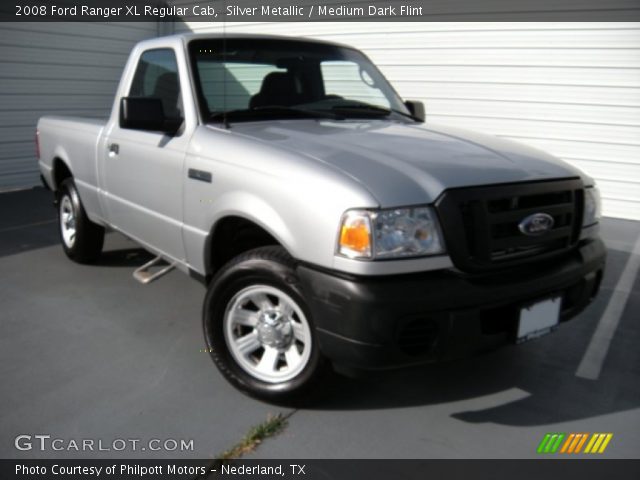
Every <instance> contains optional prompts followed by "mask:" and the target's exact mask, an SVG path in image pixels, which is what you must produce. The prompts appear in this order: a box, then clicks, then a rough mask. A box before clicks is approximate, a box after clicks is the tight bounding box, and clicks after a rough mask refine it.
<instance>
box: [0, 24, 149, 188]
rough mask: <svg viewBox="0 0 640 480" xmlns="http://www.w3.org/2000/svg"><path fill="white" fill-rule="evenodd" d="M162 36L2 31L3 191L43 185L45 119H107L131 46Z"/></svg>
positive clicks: (46, 28)
mask: <svg viewBox="0 0 640 480" xmlns="http://www.w3.org/2000/svg"><path fill="white" fill-rule="evenodd" d="M157 33H158V25H157V24H156V23H153V22H152V23H119V24H114V23H111V24H107V23H49V22H43V23H17V22H16V23H0V190H3V189H8V188H14V187H23V186H29V185H35V184H36V183H38V182H39V180H38V178H39V174H38V171H37V165H36V159H35V148H34V135H35V125H36V122H37V120H38V117H40V116H42V115H47V114H61V115H82V116H89V117H106V116H107V115H108V112H109V111H110V109H111V102H112V101H113V95H114V93H115V91H116V87H117V84H118V81H119V80H120V73H121V72H122V69H123V67H124V64H125V61H126V59H127V56H128V54H129V51H130V49H131V46H132V45H133V44H134V43H136V42H137V41H139V40H141V39H144V38H149V37H155V36H157Z"/></svg>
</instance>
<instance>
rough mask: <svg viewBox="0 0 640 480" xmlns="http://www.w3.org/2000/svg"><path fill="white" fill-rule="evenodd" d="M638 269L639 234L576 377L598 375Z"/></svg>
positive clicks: (639, 256) (593, 378)
mask: <svg viewBox="0 0 640 480" xmlns="http://www.w3.org/2000/svg"><path fill="white" fill-rule="evenodd" d="M639 269H640V236H638V238H637V240H636V243H635V245H634V246H633V250H632V251H631V255H630V256H629V260H627V264H626V265H625V267H624V270H623V271H622V275H620V279H619V280H618V283H617V284H616V287H615V289H614V291H613V294H612V295H611V298H610V299H609V303H608V304H607V308H606V309H605V311H604V313H603V314H602V317H601V318H600V322H599V323H598V326H597V327H596V330H595V332H593V336H592V337H591V342H590V343H589V346H588V347H587V351H586V352H585V353H584V356H583V357H582V361H581V362H580V365H578V369H577V370H576V377H581V378H586V379H588V380H597V379H598V377H599V376H600V371H601V370H602V365H603V363H604V360H605V359H606V358H607V352H608V351H609V345H610V344H611V339H612V338H613V335H614V333H615V331H616V328H618V323H619V322H620V317H622V312H624V308H625V306H626V304H627V300H628V298H629V294H630V293H631V289H632V288H633V282H634V281H635V279H636V276H637V275H638V270H639Z"/></svg>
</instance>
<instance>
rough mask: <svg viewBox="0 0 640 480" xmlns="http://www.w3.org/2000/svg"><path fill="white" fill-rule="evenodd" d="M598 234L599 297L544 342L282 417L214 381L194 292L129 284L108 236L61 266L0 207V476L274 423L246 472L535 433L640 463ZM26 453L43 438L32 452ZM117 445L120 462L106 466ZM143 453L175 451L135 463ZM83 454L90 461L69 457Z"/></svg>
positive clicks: (636, 385)
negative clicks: (100, 246) (89, 253)
mask: <svg viewBox="0 0 640 480" xmlns="http://www.w3.org/2000/svg"><path fill="white" fill-rule="evenodd" d="M602 225H603V236H604V238H605V242H606V243H607V247H608V264H607V270H606V274H605V277H604V280H603V284H602V290H601V293H600V295H599V296H598V298H597V299H596V300H595V301H594V303H593V304H592V305H591V306H590V307H589V308H588V310H587V311H585V312H584V313H582V314H581V315H580V316H579V317H577V318H575V319H573V320H571V322H569V323H568V324H565V325H563V326H562V327H561V328H560V329H559V330H558V331H557V332H555V333H554V334H552V335H549V336H546V337H543V338H540V339H538V340H535V341H532V342H529V343H526V344H524V345H520V346H512V347H507V348H504V349H501V350H498V351H496V352H492V353H489V354H486V355H483V356H480V357H475V358H471V359H466V360H460V361H456V362H453V363H447V364H440V365H430V366H426V367H420V368H414V369H410V370H402V371H397V372H392V373H387V374H384V375H375V376H371V377H369V378H364V379H362V378H361V379H351V378H345V377H338V376H336V377H334V378H332V379H330V380H328V381H327V383H326V385H325V386H323V395H322V398H321V399H320V400H319V401H318V402H317V403H316V404H315V405H314V406H312V407H310V408H306V409H300V410H296V411H291V410H288V409H286V408H283V407H278V406H274V405H270V404H267V403H263V402H260V401H256V400H253V399H250V398H248V397H246V396H244V395H242V394H241V393H239V392H237V391H236V390H235V389H233V388H232V387H231V386H230V385H229V384H227V383H226V381H225V380H224V379H223V378H222V376H221V375H220V374H219V373H218V372H217V370H216V369H215V367H214V365H213V363H212V362H211V360H210V358H209V355H208V353H206V352H205V351H204V342H203V338H202V331H201V317H200V315H201V305H202V300H203V298H204V294H205V289H204V287H203V286H202V285H201V284H199V283H197V282H196V281H195V280H192V279H190V278H189V277H187V276H185V275H184V274H182V273H180V272H177V271H174V272H172V273H170V274H169V275H166V276H165V277H163V278H161V279H160V280H158V281H156V282H154V283H152V284H149V285H146V286H144V285H141V284H139V283H137V282H136V281H135V280H134V279H133V278H132V276H131V274H132V272H133V270H134V268H135V267H137V266H139V265H141V264H142V263H144V261H145V260H148V259H149V258H150V255H149V254H148V253H146V252H145V251H144V250H142V249H140V248H139V247H137V245H135V244H134V243H133V242H131V241H130V240H128V239H126V238H124V237H122V236H121V235H119V234H114V233H111V234H109V235H107V241H106V247H105V253H104V254H103V256H102V258H101V260H100V262H98V264H95V265H90V266H89V265H77V264H74V263H73V262H71V261H69V260H68V259H67V258H66V257H65V255H64V253H63V251H62V248H61V247H60V245H59V242H58V234H57V229H56V227H57V226H56V220H55V211H54V209H53V208H52V206H51V197H50V193H49V192H47V191H45V190H44V189H41V188H36V189H31V190H24V191H19V192H10V193H3V194H0V382H1V385H2V395H0V432H2V435H1V436H0V458H144V457H148V458H213V457H215V456H216V455H218V454H219V453H221V452H222V451H224V450H226V449H227V448H229V447H230V446H231V445H233V444H235V443H236V442H237V441H238V440H240V438H241V437H242V436H243V435H244V434H245V433H246V432H247V430H248V429H249V428H250V427H251V426H252V425H255V424H257V423H260V422H262V421H264V420H265V419H266V418H267V417H268V416H269V415H273V414H277V413H284V414H291V416H290V417H289V420H288V426H287V428H286V429H285V430H284V432H283V433H281V434H280V435H278V436H276V437H274V438H270V439H268V440H266V441H265V442H263V444H261V445H260V446H259V448H258V449H257V450H256V451H255V452H254V453H253V454H252V455H250V457H252V458H534V457H536V456H538V455H537V454H536V448H537V446H538V444H539V443H540V441H541V440H542V438H543V437H544V435H545V434H546V433H550V432H563V433H567V434H568V433H570V432H590V433H594V432H608V433H612V434H613V437H612V440H611V442H610V444H609V446H608V447H607V449H606V451H605V452H604V453H603V454H602V455H601V456H602V457H606V458H640V348H638V345H640V321H639V312H640V294H639V292H640V283H639V280H638V275H637V273H638V272H637V263H638V261H637V256H638V255H640V249H639V248H638V245H640V243H638V242H639V240H638V239H639V238H640V223H639V222H632V221H625V220H616V219H609V218H606V219H604V220H603V222H602ZM634 248H635V253H633V251H634ZM612 318H613V320H615V321H614V322H613V323H611V319H612ZM602 319H608V320H607V321H608V322H609V323H607V325H609V326H610V327H611V328H610V331H608V330H607V329H606V328H603V327H602V325H600V324H602V323H603V322H602ZM599 325H600V326H599ZM598 332H600V333H598ZM603 332H604V333H603ZM594 336H595V337H598V336H600V337H602V338H600V339H599V340H600V343H598V342H596V343H598V345H600V346H601V345H602V343H601V342H602V341H604V342H605V344H606V346H607V347H608V349H607V350H606V352H605V354H604V356H603V362H602V366H601V370H600V371H599V374H598V376H597V378H596V379H590V378H584V377H583V376H580V375H577V373H579V372H578V370H579V367H580V365H581V362H582V361H583V359H584V357H585V355H587V351H589V350H590V348H589V346H590V344H592V343H593V341H594V340H593V339H594ZM603 339H604V340H603ZM598 348H600V349H601V347H598ZM591 350H593V348H592V349H591ZM21 435H22V436H25V437H21V438H20V439H19V440H18V444H19V445H20V446H21V447H22V448H23V450H20V449H18V448H16V437H19V436H21ZM36 435H44V436H45V437H46V436H49V437H50V438H49V439H46V438H45V440H42V442H43V443H44V444H45V445H46V447H47V448H45V449H44V450H41V449H40V448H39V447H40V439H39V438H37V437H36ZM54 439H59V440H60V441H59V442H57V443H56V445H57V446H58V447H60V448H61V449H60V450H55V449H53V448H52V446H51V441H52V440H54ZM130 439H133V440H139V442H137V443H136V442H134V443H136V449H135V450H134V449H133V448H131V445H132V443H131V442H126V444H127V447H126V448H125V449H123V450H122V451H120V450H118V448H119V447H120V446H121V445H122V443H117V442H115V441H116V440H123V441H126V440H130ZM150 439H157V440H160V441H161V442H164V441H165V440H175V441H176V442H177V443H178V445H180V441H181V440H184V441H185V444H186V445H187V450H180V447H178V448H177V449H174V450H169V449H170V448H171V447H173V446H174V444H173V443H172V442H169V444H168V445H167V447H168V448H169V449H161V450H159V451H152V450H151V449H150V448H148V446H149V443H148V441H149V440H150ZM84 440H88V441H94V442H95V443H94V449H93V450H92V449H86V448H82V447H81V446H80V447H79V448H78V450H76V449H74V448H73V446H72V447H71V448H69V445H73V442H74V441H75V442H76V443H79V444H80V445H82V441H84ZM99 440H100V441H101V442H102V443H101V446H102V447H103V450H97V444H98V441H99ZM190 443H191V445H192V448H191V449H188V445H189V444H190ZM29 445H30V446H29ZM154 445H155V446H156V447H158V446H159V445H161V444H158V443H155V444H154ZM114 447H116V448H114ZM104 448H109V449H108V450H105V449H104ZM143 448H144V449H145V450H142V449H143Z"/></svg>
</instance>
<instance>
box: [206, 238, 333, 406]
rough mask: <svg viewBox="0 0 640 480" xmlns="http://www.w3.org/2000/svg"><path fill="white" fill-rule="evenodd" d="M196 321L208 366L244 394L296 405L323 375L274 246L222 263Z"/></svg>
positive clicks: (292, 283) (295, 287) (290, 271)
mask: <svg viewBox="0 0 640 480" xmlns="http://www.w3.org/2000/svg"><path fill="white" fill-rule="evenodd" d="M203 317H204V333H205V339H206V342H207V346H208V347H209V351H210V352H211V356H212V358H213V361H214V362H215V364H216V365H217V366H218V368H219V370H220V371H221V372H222V374H223V375H224V376H225V377H226V378H227V380H228V381H229V382H231V383H232V384H233V385H234V386H236V387H237V388H239V389H240V390H242V391H244V392H246V393H248V394H250V395H253V396H257V397H260V398H264V399H267V400H274V401H286V400H294V399H301V397H302V396H303V394H305V393H307V392H308V391H309V389H310V388H312V387H313V385H314V384H315V383H316V382H317V380H318V378H319V377H320V375H321V373H322V371H323V370H324V368H323V366H324V362H323V359H322V356H321V354H320V350H319V347H318V343H317V341H316V339H315V332H314V329H313V320H312V318H311V314H310V312H309V310H308V308H307V305H306V302H305V300H304V297H303V296H302V292H301V291H300V289H299V283H298V279H297V275H296V272H295V262H294V261H293V259H292V258H291V257H290V256H289V255H288V254H287V253H286V252H285V251H284V249H282V248H281V247H262V248H258V249H255V250H251V251H249V252H247V253H244V254H242V255H240V256H238V257H236V258H235V259H233V260H232V261H231V262H229V263H228V264H227V265H225V266H224V267H223V268H222V269H221V270H220V272H219V273H218V275H217V276H216V277H215V278H214V279H213V281H212V282H211V285H210V287H209V291H208V293H207V297H206V299H205V304H204V315H203Z"/></svg>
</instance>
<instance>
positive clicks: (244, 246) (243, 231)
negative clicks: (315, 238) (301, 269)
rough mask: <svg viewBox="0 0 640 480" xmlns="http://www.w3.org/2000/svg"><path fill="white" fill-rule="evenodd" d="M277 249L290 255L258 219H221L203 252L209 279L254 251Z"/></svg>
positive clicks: (213, 226)
mask: <svg viewBox="0 0 640 480" xmlns="http://www.w3.org/2000/svg"><path fill="white" fill-rule="evenodd" d="M271 245H277V246H280V247H282V248H283V249H284V250H285V251H287V253H289V254H291V253H290V251H289V249H288V248H287V247H286V245H285V244H284V242H283V241H282V240H281V239H280V238H278V235H277V234H275V233H274V232H273V231H272V230H271V229H269V228H268V227H266V226H265V225H263V224H261V222H259V221H257V220H256V219H253V218H250V217H248V216H246V215H241V214H237V213H233V214H228V215H225V216H223V217H220V218H219V219H218V220H217V221H216V222H215V223H214V224H213V225H212V227H211V229H210V232H209V235H208V236H207V239H206V242H205V249H204V264H205V268H206V275H207V278H208V279H210V278H211V276H212V275H213V274H215V272H216V271H217V270H219V269H220V268H221V267H222V266H223V265H224V264H225V263H227V262H228V261H229V260H231V259H232V258H234V257H236V256H238V255H240V254H242V253H244V252H247V251H249V250H253V249H254V248H259V247H266V246H271Z"/></svg>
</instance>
